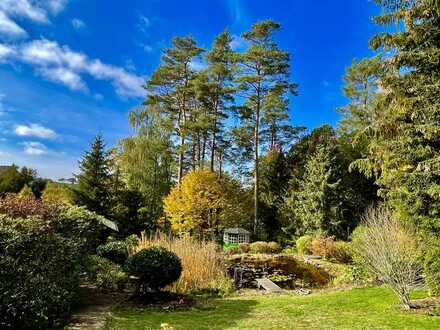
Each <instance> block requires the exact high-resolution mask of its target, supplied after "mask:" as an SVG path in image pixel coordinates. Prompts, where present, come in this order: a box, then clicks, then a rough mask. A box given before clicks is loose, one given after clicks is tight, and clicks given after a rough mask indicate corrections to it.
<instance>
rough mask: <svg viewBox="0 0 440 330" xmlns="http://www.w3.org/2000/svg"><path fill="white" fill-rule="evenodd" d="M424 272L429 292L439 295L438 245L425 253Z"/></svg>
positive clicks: (439, 252) (439, 267)
mask: <svg viewBox="0 0 440 330" xmlns="http://www.w3.org/2000/svg"><path fill="white" fill-rule="evenodd" d="M424 273H425V278H426V283H427V284H428V286H429V289H430V291H431V293H432V294H433V295H435V296H439V295H440V247H439V246H436V247H434V248H432V249H430V250H429V251H428V252H427V253H426V255H425V264H424Z"/></svg>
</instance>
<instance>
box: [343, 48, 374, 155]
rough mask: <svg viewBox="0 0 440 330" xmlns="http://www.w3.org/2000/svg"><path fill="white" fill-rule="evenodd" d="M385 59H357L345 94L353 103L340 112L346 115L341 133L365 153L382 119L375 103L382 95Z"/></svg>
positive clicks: (349, 76)
mask: <svg viewBox="0 0 440 330" xmlns="http://www.w3.org/2000/svg"><path fill="white" fill-rule="evenodd" d="M380 74H381V59H380V57H379V56H375V57H373V58H371V59H368V58H367V59H363V60H361V61H357V60H354V61H353V64H352V65H351V67H349V68H348V69H347V71H346V74H345V76H344V81H345V86H344V88H343V92H344V95H345V96H346V97H347V98H348V99H349V100H350V103H349V104H348V105H346V106H344V107H341V108H339V109H338V111H339V112H340V113H341V115H342V119H341V120H340V121H339V131H340V132H341V134H342V135H343V136H346V137H347V138H349V139H350V140H351V142H352V143H353V145H355V146H356V147H357V148H358V149H359V150H361V151H362V153H363V154H364V155H365V154H366V153H367V145H368V143H369V142H370V139H371V138H372V137H373V135H374V125H375V122H376V121H377V120H379V118H378V117H379V116H380V113H377V107H375V100H376V95H377V93H379V92H380Z"/></svg>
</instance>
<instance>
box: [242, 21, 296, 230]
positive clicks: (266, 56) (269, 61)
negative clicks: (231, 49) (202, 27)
mask: <svg viewBox="0 0 440 330" xmlns="http://www.w3.org/2000/svg"><path fill="white" fill-rule="evenodd" d="M280 27H281V26H280V25H279V24H278V23H275V22H273V21H271V20H267V21H261V22H258V23H256V24H254V25H253V26H252V29H251V30H250V31H248V32H245V33H243V38H244V39H245V40H246V41H247V42H248V44H249V48H248V49H247V50H246V52H245V53H243V54H240V56H239V65H240V71H239V73H238V75H237V79H236V82H237V84H238V89H239V90H240V91H241V93H242V96H243V97H245V98H246V104H245V105H244V106H243V107H242V108H241V109H242V113H241V117H242V119H244V122H245V125H247V126H248V128H250V129H251V130H252V140H251V141H252V152H253V177H254V226H253V227H254V228H253V229H254V233H257V230H258V228H259V214H258V205H259V184H260V175H259V160H260V155H259V153H260V148H261V146H260V134H261V124H262V118H263V117H264V110H265V109H266V110H270V109H272V110H273V107H269V106H267V104H268V103H267V102H266V101H267V98H268V97H269V95H270V94H273V93H275V91H279V92H278V93H279V95H284V94H285V93H287V92H295V90H296V85H295V84H292V83H290V82H289V73H290V72H289V71H290V63H289V62H290V56H289V53H288V52H285V51H282V50H281V49H279V47H278V45H277V43H276V42H275V40H274V38H273V34H274V32H275V31H276V30H278V29H280ZM265 105H266V107H265ZM240 133H241V134H242V133H245V132H244V131H243V130H240ZM248 133H249V132H248Z"/></svg>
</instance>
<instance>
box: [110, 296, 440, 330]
mask: <svg viewBox="0 0 440 330" xmlns="http://www.w3.org/2000/svg"><path fill="white" fill-rule="evenodd" d="M423 296H424V293H422V292H417V297H415V296H414V298H422V297H423ZM161 325H162V326H161ZM167 326H169V327H167ZM109 328H110V329H117V330H130V329H133V330H134V329H136V330H139V329H175V330H178V329H200V330H201V329H209V330H212V329H218V330H220V329H277V330H278V329H439V328H440V317H439V316H428V315H425V314H421V313H415V312H408V311H405V310H403V309H401V308H400V307H399V306H398V305H397V300H396V298H395V296H394V295H393V294H392V292H391V291H390V290H388V289H386V288H384V287H370V288H357V289H351V290H348V291H334V292H323V293H315V294H312V295H309V296H289V295H281V296H273V295H255V294H254V295H245V296H237V297H230V298H223V299H216V300H214V301H212V302H211V306H209V305H208V306H206V305H202V306H200V307H199V308H193V309H192V310H189V311H179V312H168V313H167V312H157V311H150V310H147V311H140V310H137V311H136V310H119V311H115V312H114V315H113V318H112V320H110V321H109Z"/></svg>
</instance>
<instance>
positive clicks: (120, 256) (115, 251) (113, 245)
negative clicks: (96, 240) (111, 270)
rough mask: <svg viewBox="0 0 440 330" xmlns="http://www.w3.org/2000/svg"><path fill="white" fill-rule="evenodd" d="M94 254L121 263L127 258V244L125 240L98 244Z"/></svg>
mask: <svg viewBox="0 0 440 330" xmlns="http://www.w3.org/2000/svg"><path fill="white" fill-rule="evenodd" d="M96 254H97V255H99V256H100V257H104V258H107V259H108V260H110V261H112V262H114V263H116V264H118V265H122V264H124V263H125V261H126V260H127V258H128V251H127V245H126V244H125V242H121V241H112V242H109V243H106V244H102V245H100V246H98V247H97V248H96Z"/></svg>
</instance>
